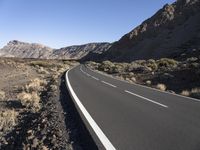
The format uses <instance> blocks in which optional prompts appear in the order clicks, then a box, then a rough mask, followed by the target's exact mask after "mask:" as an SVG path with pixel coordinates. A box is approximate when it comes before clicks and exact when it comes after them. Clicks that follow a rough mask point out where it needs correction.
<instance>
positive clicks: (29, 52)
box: [0, 40, 111, 59]
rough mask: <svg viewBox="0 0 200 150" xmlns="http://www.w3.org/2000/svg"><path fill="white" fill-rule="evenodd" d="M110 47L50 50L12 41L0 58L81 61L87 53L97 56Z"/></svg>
mask: <svg viewBox="0 0 200 150" xmlns="http://www.w3.org/2000/svg"><path fill="white" fill-rule="evenodd" d="M110 46H111V44H110V43H89V44H85V45H76V46H69V47H64V48H61V49H52V48H50V47H47V46H44V45H41V44H35V43H33V44H32V43H25V42H20V41H17V40H13V41H10V42H9V43H8V44H7V45H6V46H4V47H3V48H2V49H0V56H2V57H19V58H41V59H81V58H82V57H84V56H86V55H87V54H88V53H89V52H91V53H97V54H100V53H102V52H105V51H106V50H108V49H109V48H110Z"/></svg>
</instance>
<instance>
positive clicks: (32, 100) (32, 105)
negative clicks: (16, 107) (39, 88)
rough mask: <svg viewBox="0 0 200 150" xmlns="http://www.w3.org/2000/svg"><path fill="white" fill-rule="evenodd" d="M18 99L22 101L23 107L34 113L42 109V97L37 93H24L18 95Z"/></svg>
mask: <svg viewBox="0 0 200 150" xmlns="http://www.w3.org/2000/svg"><path fill="white" fill-rule="evenodd" d="M17 98H18V99H19V100H20V102H21V104H22V106H25V107H27V108H29V109H32V110H33V111H38V110H39V109H40V97H39V96H38V94H37V93H36V92H32V93H27V92H22V93H20V94H18V95H17Z"/></svg>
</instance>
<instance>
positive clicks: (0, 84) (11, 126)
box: [0, 58, 89, 150]
mask: <svg viewBox="0 0 200 150" xmlns="http://www.w3.org/2000/svg"><path fill="white" fill-rule="evenodd" d="M77 64H78V63H77V62H74V61H63V60H60V61H59V60H35V59H13V58H12V59H11V58H10V59H8V58H1V59H0V70H1V74H0V149H2V150H14V149H24V150H28V149H39V150H48V149H55V150H57V149H82V148H81V147H82V144H81V141H83V140H82V139H80V137H81V136H80V135H79V126H81V123H80V122H78V123H77V122H76V119H77V118H78V116H77V115H76V114H77V112H75V111H72V108H73V105H72V104H71V103H72V102H71V99H70V98H69V96H67V89H66V87H65V80H64V78H63V77H62V76H63V73H64V72H65V71H66V70H67V69H69V68H71V67H73V66H75V65H77ZM82 130H83V131H84V132H86V131H87V130H86V129H81V135H83V133H82ZM85 138H87V139H89V138H88V137H85ZM85 144H87V146H89V144H88V143H87V142H86V143H85ZM83 145H84V144H83Z"/></svg>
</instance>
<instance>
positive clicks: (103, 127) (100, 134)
mask: <svg viewBox="0 0 200 150" xmlns="http://www.w3.org/2000/svg"><path fill="white" fill-rule="evenodd" d="M66 78H67V80H68V84H70V86H71V89H70V92H71V93H72V91H73V94H72V96H73V97H74V96H75V97H76V98H74V99H76V100H77V99H78V100H79V101H80V103H79V102H78V103H77V101H76V100H75V101H74V102H75V103H77V107H78V109H79V111H80V110H81V112H82V114H83V116H82V117H83V119H84V120H86V122H87V123H86V124H88V125H87V126H88V128H91V129H92V131H91V132H93V133H92V134H93V136H96V137H97V139H98V140H99V141H100V143H101V144H102V145H103V146H102V147H100V149H103V148H106V149H119V150H200V100H196V99H191V98H186V97H181V96H177V95H173V94H169V93H164V92H160V91H157V90H154V89H150V88H145V87H142V86H139V85H134V84H129V83H126V82H122V81H119V80H116V79H112V78H110V77H107V76H105V75H102V74H99V73H96V72H93V71H91V70H90V69H88V68H86V67H84V66H83V65H80V66H78V67H76V68H74V69H72V70H70V71H69V72H68V73H67V74H66ZM68 86H69V85H68ZM68 88H69V87H68ZM71 90H72V91H71ZM80 105H81V106H80ZM91 129H90V130H91ZM94 134H95V135H94Z"/></svg>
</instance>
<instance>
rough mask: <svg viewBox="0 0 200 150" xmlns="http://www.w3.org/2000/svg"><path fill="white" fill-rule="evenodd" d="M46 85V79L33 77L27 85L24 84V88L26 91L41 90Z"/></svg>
mask: <svg viewBox="0 0 200 150" xmlns="http://www.w3.org/2000/svg"><path fill="white" fill-rule="evenodd" d="M46 85H47V81H46V80H41V79H39V78H35V79H33V80H31V82H30V83H29V84H28V85H26V86H25V90H26V91H27V92H33V91H41V90H43V88H44V87H45V86H46Z"/></svg>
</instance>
